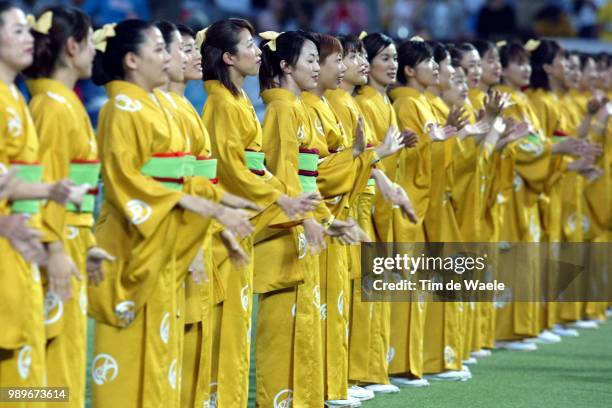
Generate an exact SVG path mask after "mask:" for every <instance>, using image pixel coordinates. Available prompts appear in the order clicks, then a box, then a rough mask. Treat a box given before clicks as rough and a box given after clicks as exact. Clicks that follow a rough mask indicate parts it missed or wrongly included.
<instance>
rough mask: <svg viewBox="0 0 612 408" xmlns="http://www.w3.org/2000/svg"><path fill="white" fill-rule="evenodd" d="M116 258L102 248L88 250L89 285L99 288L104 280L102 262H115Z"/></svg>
mask: <svg viewBox="0 0 612 408" xmlns="http://www.w3.org/2000/svg"><path fill="white" fill-rule="evenodd" d="M114 260H115V257H114V256H112V255H111V254H109V253H108V252H106V251H105V250H104V249H102V248H100V247H91V248H89V249H88V250H87V263H86V264H87V267H86V269H87V279H88V283H91V284H92V285H94V286H98V285H99V284H100V283H102V281H103V280H104V270H103V269H102V262H104V261H107V262H113V261H114Z"/></svg>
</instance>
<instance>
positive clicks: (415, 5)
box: [379, 0, 426, 40]
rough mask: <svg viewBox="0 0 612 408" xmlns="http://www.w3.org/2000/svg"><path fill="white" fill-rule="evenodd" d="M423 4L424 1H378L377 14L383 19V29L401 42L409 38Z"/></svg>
mask: <svg viewBox="0 0 612 408" xmlns="http://www.w3.org/2000/svg"><path fill="white" fill-rule="evenodd" d="M425 3H426V2H425V0H397V1H390V0H381V1H379V9H380V12H379V13H380V15H381V16H382V18H383V27H384V28H385V29H386V30H387V31H388V32H389V34H391V36H392V37H396V38H399V39H402V40H403V39H406V38H409V37H410V36H412V35H413V33H414V31H415V30H414V23H415V19H416V18H417V16H418V14H419V13H420V11H419V10H420V8H421V7H423V5H424V4H425Z"/></svg>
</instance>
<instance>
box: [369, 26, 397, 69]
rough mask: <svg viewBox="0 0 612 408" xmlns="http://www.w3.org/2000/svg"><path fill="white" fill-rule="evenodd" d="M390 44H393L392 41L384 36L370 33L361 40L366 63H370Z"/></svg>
mask: <svg viewBox="0 0 612 408" xmlns="http://www.w3.org/2000/svg"><path fill="white" fill-rule="evenodd" d="M391 44H393V40H392V39H391V38H390V37H389V36H387V35H385V34H382V33H372V34H368V35H366V37H365V38H364V39H363V47H364V48H365V51H366V53H367V54H368V61H369V62H372V60H373V59H374V58H376V56H377V55H378V54H380V53H381V52H382V50H384V49H385V48H387V47H388V46H390V45H391Z"/></svg>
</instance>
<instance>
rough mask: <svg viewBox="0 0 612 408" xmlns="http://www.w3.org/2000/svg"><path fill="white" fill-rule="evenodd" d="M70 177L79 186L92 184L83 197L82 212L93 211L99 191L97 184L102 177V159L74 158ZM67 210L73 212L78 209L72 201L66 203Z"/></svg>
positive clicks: (69, 173) (71, 163)
mask: <svg viewBox="0 0 612 408" xmlns="http://www.w3.org/2000/svg"><path fill="white" fill-rule="evenodd" d="M68 177H69V178H70V180H71V181H72V182H73V183H74V184H75V185H77V186H80V185H83V184H89V185H90V186H91V189H90V190H89V191H88V192H87V194H86V195H85V197H83V203H82V204H81V212H88V213H91V212H93V211H94V207H95V204H96V194H97V193H98V189H97V185H98V180H99V178H100V161H99V160H73V161H72V162H70V168H69V172H68ZM66 210H68V211H71V212H76V211H78V209H77V207H76V206H75V205H74V204H72V203H68V204H67V205H66Z"/></svg>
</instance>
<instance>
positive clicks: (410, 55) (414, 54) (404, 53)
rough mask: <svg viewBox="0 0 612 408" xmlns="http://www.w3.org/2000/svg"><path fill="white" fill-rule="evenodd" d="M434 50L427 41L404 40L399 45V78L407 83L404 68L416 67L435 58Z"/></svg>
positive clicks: (401, 81)
mask: <svg viewBox="0 0 612 408" xmlns="http://www.w3.org/2000/svg"><path fill="white" fill-rule="evenodd" d="M433 56H434V55H433V50H432V49H431V47H430V46H429V45H427V43H426V42H425V41H411V40H408V41H404V42H403V43H401V44H400V45H399V47H397V63H398V68H397V80H398V81H399V82H400V83H402V84H406V83H407V82H408V79H407V78H406V74H405V73H404V68H406V67H407V66H408V67H411V68H416V66H417V65H419V64H420V63H421V62H423V61H426V60H428V59H430V58H433Z"/></svg>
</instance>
